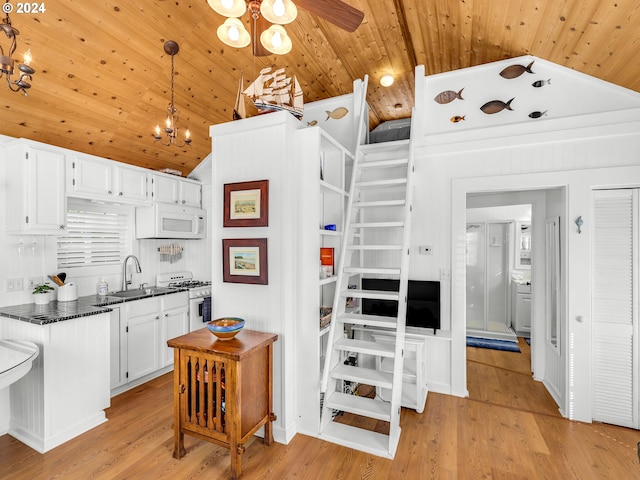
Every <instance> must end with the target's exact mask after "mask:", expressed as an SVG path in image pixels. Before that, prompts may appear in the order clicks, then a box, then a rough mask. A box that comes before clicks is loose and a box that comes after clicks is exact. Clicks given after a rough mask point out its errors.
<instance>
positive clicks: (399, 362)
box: [389, 107, 415, 445]
mask: <svg viewBox="0 0 640 480" xmlns="http://www.w3.org/2000/svg"><path fill="white" fill-rule="evenodd" d="M414 118H415V107H414V108H413V109H412V112H411V127H410V132H411V134H410V135H409V152H408V154H409V157H408V161H407V186H406V192H405V204H404V214H403V218H404V222H405V223H404V229H403V232H402V250H401V251H402V259H401V262H400V282H399V283H400V289H399V293H398V295H399V296H398V319H397V323H396V342H395V357H394V363H393V388H392V389H391V405H397V406H398V407H397V408H396V409H392V411H391V420H390V422H389V424H390V429H389V436H390V437H392V436H394V435H398V436H399V434H400V428H399V426H400V406H401V402H402V378H403V369H404V337H405V330H406V318H407V290H408V280H409V259H410V251H409V250H410V243H411V225H412V217H413V215H412V211H413V183H414V175H413V174H414V169H415V164H414V163H415V162H414V157H415V156H414V148H413V133H414V130H413V129H414V127H415V125H414ZM394 427H396V428H394ZM398 440H399V438H390V442H389V445H397V444H398Z"/></svg>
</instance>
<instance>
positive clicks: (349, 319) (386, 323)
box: [338, 313, 398, 329]
mask: <svg viewBox="0 0 640 480" xmlns="http://www.w3.org/2000/svg"><path fill="white" fill-rule="evenodd" d="M338 319H339V320H340V321H342V322H343V323H352V324H354V325H369V326H371V327H381V328H393V329H395V328H396V327H397V322H398V318H397V317H383V316H381V315H363V314H360V313H342V314H340V315H338Z"/></svg>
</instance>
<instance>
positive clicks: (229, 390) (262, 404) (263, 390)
mask: <svg viewBox="0 0 640 480" xmlns="http://www.w3.org/2000/svg"><path fill="white" fill-rule="evenodd" d="M277 338H278V336H277V335H274V334H271V333H263V332H255V331H252V330H243V331H241V332H240V333H238V335H236V336H235V338H233V339H231V340H218V339H217V338H216V337H215V336H214V335H213V334H211V332H209V331H208V330H207V329H206V328H203V329H200V330H196V331H194V332H191V333H188V334H186V335H182V336H180V337H176V338H173V339H171V340H169V341H168V342H167V345H168V346H169V347H173V348H174V358H175V364H174V374H173V378H174V397H173V403H174V439H175V447H174V451H173V456H174V457H175V458H178V459H179V458H181V457H182V456H183V455H185V453H186V452H185V449H184V434H185V433H187V434H189V435H191V436H194V437H197V438H200V439H202V440H207V441H209V442H212V443H215V444H217V445H220V446H222V447H226V448H228V449H229V450H230V456H231V475H230V478H231V479H232V480H236V479H237V478H238V477H239V476H240V475H241V473H242V465H241V455H242V454H243V453H244V444H245V443H246V442H247V440H248V439H249V438H250V437H251V436H252V435H253V434H255V433H256V431H257V430H258V429H259V428H260V427H262V426H263V425H264V440H263V441H264V443H265V444H266V445H271V444H272V443H273V429H272V424H271V422H273V421H275V420H276V416H275V415H274V414H273V412H272V408H273V405H272V403H273V400H272V385H273V372H272V370H273V343H274V342H275V341H276V340H277Z"/></svg>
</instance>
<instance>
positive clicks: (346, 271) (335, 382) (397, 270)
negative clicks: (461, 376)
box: [320, 77, 413, 458]
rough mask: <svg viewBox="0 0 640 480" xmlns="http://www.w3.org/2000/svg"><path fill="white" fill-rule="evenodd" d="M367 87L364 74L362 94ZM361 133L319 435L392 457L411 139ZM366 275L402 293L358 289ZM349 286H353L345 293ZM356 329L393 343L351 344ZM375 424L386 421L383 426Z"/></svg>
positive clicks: (397, 409)
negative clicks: (364, 137)
mask: <svg viewBox="0 0 640 480" xmlns="http://www.w3.org/2000/svg"><path fill="white" fill-rule="evenodd" d="M366 82H367V79H366V77H365V83H364V90H363V92H364V93H363V96H365V95H366ZM364 100H365V99H364V98H363V99H362V104H364ZM362 113H363V112H362V111H361V116H360V118H362ZM361 134H362V133H361V132H359V134H358V139H357V143H356V149H355V155H354V163H353V170H352V175H351V187H350V190H349V198H348V203H347V212H346V217H345V225H344V230H343V231H344V237H343V241H342V248H341V250H340V252H341V254H340V258H339V262H338V269H337V271H336V274H337V279H336V294H335V298H334V302H333V310H332V311H333V319H332V321H331V327H330V330H329V333H328V340H327V342H328V343H327V351H326V354H325V363H324V368H323V376H322V387H321V391H322V392H323V395H324V399H323V407H322V420H321V432H320V438H321V439H324V440H327V441H330V442H333V443H337V444H340V445H344V446H348V447H351V448H354V449H357V450H361V451H364V452H367V453H371V454H373V455H377V456H381V457H385V458H393V457H394V455H395V451H396V448H397V446H398V441H399V439H400V409H401V406H400V402H401V397H402V377H403V346H404V335H405V316H406V305H407V303H406V297H407V279H408V266H409V238H410V230H411V196H412V195H411V190H412V188H411V184H412V181H411V178H412V175H411V174H412V172H413V156H412V154H411V151H412V149H411V145H410V141H409V140H401V141H396V142H387V143H380V144H370V145H360V135H361ZM367 277H370V278H391V279H398V280H399V291H397V292H395V291H375V290H363V289H362V288H361V280H362V278H367ZM354 284H355V285H356V289H352V288H348V286H349V285H354ZM347 297H352V298H356V299H358V304H359V306H358V307H356V308H349V309H347V308H346V299H347ZM365 299H371V300H396V301H398V314H397V317H386V316H378V315H363V314H362V313H361V306H362V302H363V300H365ZM354 325H358V326H370V327H376V328H377V329H380V328H383V329H387V330H388V331H390V332H392V333H395V345H390V344H382V343H376V342H374V341H365V340H357V339H354V338H352V337H353V332H352V326H354ZM376 357H380V358H390V359H393V362H392V364H393V371H392V372H387V371H383V370H377V369H375V364H376V363H378V364H379V363H380V362H375V359H376ZM354 358H357V359H363V360H368V363H369V364H373V365H374V368H365V366H361V365H353V363H354V362H353V359H354ZM349 360H351V362H349ZM347 363H351V364H347ZM360 363H365V361H363V362H360ZM345 385H346V386H348V387H349V388H345ZM353 385H356V386H358V387H359V386H363V385H368V386H370V387H377V388H383V389H388V390H390V392H391V395H390V398H391V401H390V402H389V401H384V400H382V399H381V398H380V397H378V396H376V397H375V398H369V397H367V396H358V395H357V393H358V392H357V390H356V388H353ZM358 387H357V388H358ZM370 390H371V389H370ZM343 412H348V413H350V414H353V415H355V416H353V417H350V420H349V423H350V424H347V423H346V422H340V421H336V420H339V417H342V415H340V414H341V413H343ZM379 421H382V422H386V424H388V428H387V426H386V425H385V424H380V423H379ZM380 431H383V432H384V433H379V432H380Z"/></svg>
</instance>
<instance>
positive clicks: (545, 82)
mask: <svg viewBox="0 0 640 480" xmlns="http://www.w3.org/2000/svg"><path fill="white" fill-rule="evenodd" d="M531 85H533V86H534V87H536V88H540V87H544V86H545V85H551V79H549V80H536V81H535V82H533V83H532V84H531Z"/></svg>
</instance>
